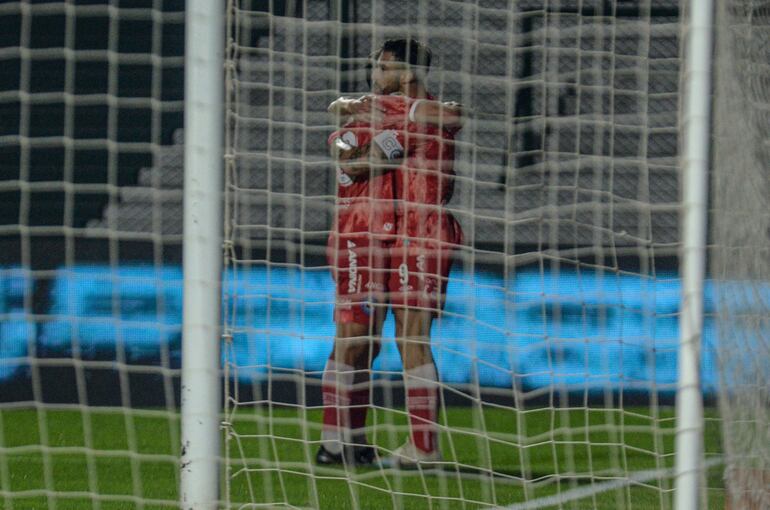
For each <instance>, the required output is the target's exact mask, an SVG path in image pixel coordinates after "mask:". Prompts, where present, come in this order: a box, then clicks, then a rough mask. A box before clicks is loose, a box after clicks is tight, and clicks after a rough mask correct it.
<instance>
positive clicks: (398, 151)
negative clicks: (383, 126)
mask: <svg viewBox="0 0 770 510" xmlns="http://www.w3.org/2000/svg"><path fill="white" fill-rule="evenodd" d="M374 143H376V144H377V147H379V148H380V149H382V152H384V153H385V157H386V158H388V161H392V160H394V159H399V158H401V157H403V155H404V147H403V146H402V145H401V143H400V142H399V141H398V136H397V135H396V132H395V131H393V130H392V129H389V130H387V131H383V132H381V133H377V135H375V137H374Z"/></svg>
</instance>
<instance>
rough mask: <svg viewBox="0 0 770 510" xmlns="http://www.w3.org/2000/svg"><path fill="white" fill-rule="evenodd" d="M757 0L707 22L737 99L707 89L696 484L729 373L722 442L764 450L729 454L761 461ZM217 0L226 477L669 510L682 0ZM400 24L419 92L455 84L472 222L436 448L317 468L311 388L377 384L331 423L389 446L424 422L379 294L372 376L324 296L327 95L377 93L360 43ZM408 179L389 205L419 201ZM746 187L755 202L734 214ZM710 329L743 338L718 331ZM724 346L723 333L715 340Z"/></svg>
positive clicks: (245, 502)
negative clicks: (220, 13)
mask: <svg viewBox="0 0 770 510" xmlns="http://www.w3.org/2000/svg"><path fill="white" fill-rule="evenodd" d="M766 9H767V7H766V6H764V7H763V6H762V5H761V2H757V3H756V4H754V5H751V4H750V2H728V3H727V5H726V6H722V7H720V10H719V13H718V16H717V24H718V25H719V26H720V29H722V30H724V31H725V33H726V34H729V36H728V35H726V36H725V37H724V38H723V39H722V38H721V37H722V36H721V35H720V46H719V48H720V54H719V55H720V59H721V60H720V62H722V65H724V66H726V67H720V68H719V77H720V78H725V77H726V78H725V80H726V81H725V82H724V83H723V84H722V85H721V87H722V88H720V89H719V90H720V93H725V94H726V96H727V97H728V99H725V100H724V101H722V99H720V98H719V97H717V100H716V104H717V117H718V118H719V125H720V126H722V129H723V131H724V137H720V138H718V139H717V142H718V144H719V145H720V147H717V148H716V149H715V152H716V153H717V166H718V168H717V170H716V171H715V173H714V192H713V194H714V196H715V198H717V196H718V197H722V196H724V198H717V201H716V202H715V204H714V207H713V209H712V211H713V213H712V216H714V217H715V218H718V219H717V221H716V222H715V229H717V230H719V231H720V232H721V234H716V232H717V230H714V232H715V234H714V236H713V242H714V244H715V245H716V246H715V247H714V250H715V251H714V253H715V257H714V259H713V262H714V263H715V264H717V265H716V266H714V268H715V272H714V277H715V280H714V281H712V282H709V283H708V284H707V285H706V287H705V293H706V294H705V296H706V316H707V318H706V320H705V321H704V323H703V332H702V339H701V340H702V343H701V348H700V360H701V361H700V382H699V384H700V387H701V389H702V393H703V395H704V400H705V402H706V404H707V405H706V407H705V425H704V426H703V430H702V431H701V432H699V433H702V442H703V447H704V451H705V454H704V455H703V459H701V460H698V461H697V462H696V465H698V466H699V467H700V468H701V469H702V472H701V474H700V475H699V476H700V477H701V478H702V479H703V481H704V482H705V483H702V484H701V487H702V490H701V491H700V493H699V495H698V496H697V497H698V498H700V499H701V500H702V501H703V502H705V501H707V500H708V501H709V505H710V506H709V507H710V508H721V507H722V506H723V505H724V500H725V491H724V488H723V486H724V483H723V480H722V473H723V472H725V462H726V460H725V459H726V457H725V456H724V454H723V450H722V448H723V444H722V442H720V431H721V423H722V422H721V418H720V413H719V410H718V408H717V406H716V397H717V394H718V393H719V391H718V389H719V388H720V383H724V382H725V381H727V382H728V384H727V386H723V387H725V388H727V390H725V391H726V392H727V393H724V392H723V393H722V395H727V396H728V398H729V400H728V401H726V402H725V406H727V407H722V409H723V410H724V409H730V411H729V412H730V413H731V419H730V420H727V421H725V423H724V425H725V430H726V431H727V433H728V435H729V436H730V437H729V438H726V439H725V441H724V447H725V448H726V451H727V453H728V454H729V456H735V458H736V459H744V458H745V457H746V455H748V454H749V452H754V453H756V456H754V457H752V459H753V460H752V461H751V462H748V465H747V466H743V467H745V468H747V469H736V470H734V471H731V472H735V473H737V475H736V476H741V474H742V475H745V476H749V477H750V476H755V477H757V476H760V475H761V472H762V468H763V466H764V467H765V468H766V463H767V456H766V453H767V451H766V450H767V449H766V446H762V447H761V448H758V446H757V445H758V443H761V442H762V441H763V438H764V443H767V441H766V439H767V437H766V425H767V414H766V413H767V393H766V388H767V384H766V383H767V375H766V374H767V372H768V370H767V367H768V363H767V362H766V358H767V335H766V332H765V331H764V330H763V325H765V322H764V321H766V316H767V312H768V309H767V298H768V296H767V292H768V289H769V288H768V286H767V281H766V280H767V273H766V268H765V266H766V264H765V263H764V259H765V258H766V257H763V256H762V254H763V253H764V252H765V251H766V250H767V246H768V239H767V232H766V223H767V212H766V211H767V207H764V205H765V203H766V199H765V198H762V197H758V198H757V200H756V201H752V200H751V199H750V197H752V196H755V195H766V194H767V193H766V191H767V175H766V171H767V162H768V159H767V151H766V150H765V149H766V145H767V129H764V130H763V129H762V128H763V125H762V122H765V120H764V119H765V118H766V117H767V105H768V102H767V96H766V95H767V81H766V80H767V59H764V58H763V52H766V49H765V47H766V46H767V44H766V43H767V24H766V23H767V12H766ZM228 12H229V22H228V30H229V36H228V51H227V59H228V60H227V66H226V67H227V69H228V80H227V84H228V87H227V94H228V102H227V130H228V131H227V133H228V142H227V147H226V150H227V157H226V161H227V163H228V169H227V181H226V194H227V197H228V198H227V202H228V206H227V210H226V219H225V223H226V224H225V228H226V231H227V241H226V244H227V246H229V247H230V248H231V249H230V251H229V253H228V257H227V274H226V278H227V281H226V285H225V299H226V303H227V305H226V318H225V345H226V352H225V372H226V377H227V381H228V385H229V387H228V389H227V392H226V395H225V398H226V404H225V413H226V416H225V423H226V428H225V435H226V447H225V455H226V461H227V476H226V478H227V494H226V498H227V501H228V502H229V503H230V504H232V506H233V507H235V508H248V507H250V506H255V507H256V506H259V505H268V506H270V505H275V506H287V507H321V508H342V507H350V508H386V507H387V508H390V507H393V508H401V507H405V508H432V507H435V508H465V507H469V508H470V507H473V508H476V507H495V506H500V507H509V508H551V507H554V508H564V507H566V508H672V507H673V504H674V503H673V496H672V494H673V491H674V478H675V473H674V458H675V435H676V424H675V403H676V402H675V395H676V391H677V383H678V379H677V374H678V372H677V362H678V349H679V337H680V327H679V319H680V312H681V302H682V295H683V290H682V278H681V271H680V270H681V263H680V258H679V255H680V252H681V251H682V246H683V244H682V236H683V233H682V227H681V225H680V221H681V218H682V216H683V215H682V212H683V206H682V196H683V194H684V190H683V189H682V184H681V183H682V178H681V175H682V172H681V167H680V159H679V158H680V155H681V148H682V142H681V131H680V129H681V128H682V126H683V125H684V124H685V122H684V121H683V110H684V106H683V90H684V87H685V84H686V83H687V81H688V80H689V79H691V77H690V76H688V75H687V73H685V72H684V64H683V62H684V54H685V41H684V40H683V34H686V33H688V30H689V28H690V27H688V21H687V19H688V18H687V16H686V14H687V13H686V12H685V8H684V6H683V5H682V3H680V2H677V1H666V0H648V1H644V2H625V1H572V0H563V1H538V0H532V1H529V0H525V1H515V2H510V1H506V0H487V1H481V0H479V1H476V2H456V1H449V0H443V1H441V0H436V1H426V2H407V1H402V0H393V1H389V2H376V1H375V2H368V1H350V2H321V1H313V0H306V1H301V2H299V1H298V2H292V1H273V2H270V3H265V2H257V1H245V0H244V1H231V2H230V3H229V7H228ZM399 38H414V39H417V40H419V41H421V42H423V43H424V44H426V45H427V46H428V47H429V48H430V49H431V50H432V57H433V60H432V64H431V66H430V70H429V72H428V73H427V75H425V76H424V80H425V85H426V88H427V90H428V92H429V93H431V94H432V95H434V96H435V97H436V98H437V99H438V100H440V101H454V102H458V103H460V104H462V105H463V108H464V122H463V125H462V128H461V129H460V131H459V132H458V133H457V135H456V137H455V141H454V150H455V152H454V159H453V170H454V173H455V175H454V177H453V180H454V194H453V195H452V197H451V200H449V201H448V202H447V203H445V204H441V203H438V204H436V203H434V204H433V205H434V206H437V205H440V206H441V212H442V213H444V214H451V215H453V216H454V217H455V218H456V219H457V220H458V221H459V223H460V225H461V226H462V230H463V231H464V234H465V240H464V242H463V243H462V244H461V246H459V247H456V249H455V250H454V251H453V262H454V263H453V265H452V266H451V272H450V274H449V277H448V286H447V289H446V302H445V305H444V307H443V310H441V311H440V312H438V313H436V317H435V319H434V321H433V325H432V329H431V333H430V348H431V350H432V354H433V359H434V360H435V364H436V368H437V373H438V378H437V379H438V383H437V387H438V388H439V390H438V393H439V395H440V398H439V401H440V410H439V412H438V416H437V429H438V435H439V450H440V452H441V457H440V461H439V462H427V463H419V462H418V463H416V465H411V466H410V467H413V468H414V469H411V470H404V469H393V468H392V464H389V463H387V462H385V463H382V464H379V465H378V464H377V463H375V464H374V465H370V466H367V465H363V466H362V465H360V463H359V462H358V460H359V459H358V458H355V457H353V458H351V459H346V460H345V461H343V462H342V463H341V464H340V465H329V464H327V463H324V462H321V463H318V462H317V460H318V459H317V455H318V452H319V450H320V449H321V448H325V447H326V445H327V444H328V441H327V439H328V437H329V436H328V435H327V430H328V429H329V421H328V419H327V415H328V411H329V408H330V407H331V408H332V409H334V412H335V413H337V414H336V421H335V420H332V428H334V426H337V427H338V428H340V429H345V427H346V426H347V427H348V428H352V427H354V425H355V424H353V421H355V420H356V418H354V416H358V417H359V418H358V419H359V420H360V419H361V418H360V415H361V411H360V409H362V408H366V409H368V413H367V414H366V421H365V423H364V424H363V425H362V424H361V423H358V424H357V426H358V427H360V428H359V429H356V430H357V431H358V432H357V434H358V439H357V438H356V432H355V431H354V432H350V434H351V435H350V436H348V437H347V439H346V436H345V435H344V434H341V435H340V436H338V437H340V438H341V439H340V441H341V442H342V443H343V444H345V446H350V447H353V449H354V450H355V448H356V445H360V444H361V437H363V436H366V437H367V441H368V442H369V443H371V444H372V445H373V446H375V447H376V448H377V450H378V453H379V455H380V456H381V457H384V458H386V459H387V458H388V456H392V455H394V454H398V453H399V452H400V451H401V450H398V448H399V447H400V446H401V445H402V443H403V442H404V440H405V439H408V438H410V437H411V438H414V429H415V427H416V424H415V421H414V420H413V416H412V415H413V414H414V411H413V408H412V407H410V406H411V404H410V399H409V395H410V393H409V392H410V390H409V384H410V377H411V376H410V375H409V374H408V373H407V372H405V371H404V363H402V359H401V357H400V354H399V349H398V342H397V339H398V338H401V337H400V336H399V331H397V330H396V322H395V321H394V318H393V317H394V312H393V310H394V309H396V308H398V306H391V307H390V308H391V310H390V311H389V312H388V316H387V319H386V321H385V324H384V327H383V329H382V348H381V351H380V352H379V355H378V356H377V357H376V359H375V360H374V363H373V367H372V370H371V373H370V374H369V373H366V374H363V373H364V372H366V370H363V371H361V370H359V371H356V370H354V371H353V372H354V374H353V373H348V372H345V370H344V369H343V368H341V366H340V360H339V359H335V358H334V356H339V352H340V351H339V350H336V351H335V354H334V355H332V356H331V361H330V355H331V354H332V351H333V349H332V345H333V344H334V343H335V337H336V338H337V340H336V341H337V342H338V343H340V342H342V340H341V339H340V335H343V336H344V334H343V333H341V332H340V331H341V330H340V329H339V327H335V322H334V318H335V307H337V308H340V307H344V306H345V302H344V301H343V302H341V297H340V296H341V295H342V294H344V289H342V290H341V291H338V292H337V293H335V284H334V281H333V279H332V274H331V271H330V270H334V269H335V268H337V266H335V264H337V259H335V256H334V251H333V250H332V255H331V256H329V253H330V252H329V251H328V250H327V238H329V235H330V232H331V233H332V234H334V233H335V228H338V225H339V224H338V221H339V217H340V216H339V214H340V212H339V211H340V207H346V206H347V205H348V204H347V203H346V202H345V201H344V200H340V198H339V197H340V196H344V193H346V192H345V190H344V188H345V186H347V185H349V184H350V182H349V179H348V178H347V177H346V175H347V174H344V175H343V174H340V171H339V170H338V171H335V166H336V163H335V162H334V161H333V160H332V159H331V157H330V155H329V148H328V146H327V140H328V139H329V137H330V134H331V133H332V132H334V131H335V130H337V129H339V128H340V126H341V125H342V124H344V123H345V121H346V119H345V118H340V116H339V115H337V116H335V115H331V114H330V113H328V112H327V108H328V107H329V105H330V104H331V103H332V102H333V101H334V100H335V99H336V98H337V97H339V96H346V97H352V98H355V97H359V96H361V95H363V94H366V93H370V92H371V91H372V90H373V89H372V86H371V83H370V81H371V80H370V78H371V72H372V71H371V69H372V67H373V68H374V69H375V70H377V69H378V66H379V65H380V63H379V61H378V60H377V58H378V57H381V54H379V53H377V50H378V49H380V48H383V46H382V45H383V43H384V42H385V41H386V40H391V39H399ZM764 56H766V53H765V54H764ZM749 88H750V90H751V93H749ZM731 101H732V102H731ZM733 102H734V103H735V104H733ZM723 110H725V111H723ZM738 118H740V121H738V120H737V119H738ZM733 120H735V122H736V123H737V124H739V125H740V129H738V128H737V126H736V125H734V123H733ZM372 122H374V121H372ZM764 127H765V128H766V127H767V126H766V125H765V126H764ZM721 133H722V131H720V134H721ZM763 151H764V152H763ZM739 161H740V164H743V168H742V169H741V171H742V172H745V174H746V176H745V177H742V176H741V175H742V174H739V173H738V172H737V171H736V170H737V169H736V168H735V165H734V164H733V162H735V164H738V162H739ZM720 179H725V180H728V179H729V180H730V182H731V183H733V184H732V185H731V186H723V185H722V184H719V182H718V181H719V180H720ZM752 179H754V180H752ZM372 182H373V181H372ZM401 193H402V194H400V195H399V191H396V193H395V196H394V197H393V199H394V200H395V202H396V204H397V205H396V207H398V204H403V202H404V201H407V202H408V201H409V200H410V199H409V198H408V197H407V195H408V191H401ZM739 197H742V198H739ZM749 203H751V205H748V204H749ZM744 206H746V207H749V208H751V213H749V212H744V211H743V210H741V211H739V212H736V213H735V214H732V215H731V214H728V213H729V211H732V210H734V208H735V209H739V208H741V207H744ZM736 223H738V224H740V225H738V227H739V228H736ZM720 225H722V228H721V230H720V228H719V226H720ZM407 228H408V227H407ZM398 235H402V236H406V237H408V236H409V235H410V234H408V233H402V232H396V236H398ZM730 236H737V237H734V238H733V237H730ZM728 239H734V240H728ZM734 249H741V250H743V251H740V255H739V254H738V253H736V252H734V251H733V250H734ZM717 252H719V253H720V255H718V256H717V255H716V254H717ZM720 257H723V258H720ZM718 259H719V260H723V263H722V264H721V266H720V265H719V264H718V263H717V262H716V261H717V260H718ZM717 267H720V268H722V267H723V268H724V272H721V271H716V268H717ZM337 269H338V268H337ZM355 269H356V270H358V267H356V268H355ZM342 270H344V271H347V272H349V271H350V267H349V266H345V267H344V269H342ZM763 271H764V272H763ZM763 278H764V281H763ZM338 280H339V277H338ZM340 281H345V280H340ZM340 292H341V293H342V294H340ZM343 297H344V296H343ZM378 302H379V301H372V302H370V303H369V304H371V305H376V304H377V303H378ZM722 307H727V308H722ZM731 307H734V308H731ZM336 316H337V318H339V314H337V315H336ZM765 329H766V328H765ZM726 332H729V335H731V337H732V342H733V343H735V344H739V345H748V344H750V345H751V347H745V348H739V347H738V346H737V345H727V344H721V348H717V345H718V344H719V343H720V338H721V336H722V335H724V334H725V333H726ZM370 333H371V332H370ZM375 333H376V332H375ZM375 336H376V335H375ZM725 349H726V350H725ZM375 350H376V348H375V347H371V351H370V354H373V353H374V352H375ZM726 352H727V353H729V354H730V355H731V356H733V357H732V358H719V356H720V355H724V354H725V353H726ZM761 352H764V353H765V354H764V355H763V354H761ZM720 367H729V368H730V370H732V371H733V372H730V373H729V374H728V373H726V372H725V373H720V371H719V368H720ZM747 367H753V368H751V369H749V368H747ZM362 374H363V375H362ZM345 381H347V382H345ZM351 381H352V382H351ZM345 384H347V385H348V386H349V387H350V388H352V390H351V391H350V393H349V394H348V395H347V396H348V397H349V398H343V397H340V396H339V392H338V395H337V396H336V397H333V398H327V396H328V390H327V386H328V385H332V386H333V387H335V388H339V387H341V386H344V385H345ZM335 385H336V386H335ZM752 385H753V386H752ZM760 388H763V389H762V390H760ZM753 390H756V391H753ZM362 393H363V395H364V396H363V397H361V396H360V395H361V394H362ZM733 406H735V407H740V411H733V410H732V408H733ZM346 420H347V421H346ZM763 431H764V432H763ZM763 433H764V434H765V435H764V436H763V435H762V434H763ZM410 440H411V439H410ZM346 441H347V442H346ZM732 441H734V442H735V443H734V444H733V443H732ZM342 451H343V452H344V451H345V450H344V448H343V450H342ZM760 452H761V453H760ZM731 458H732V457H731ZM731 462H732V461H731ZM736 462H737V463H738V464H740V462H739V461H736ZM763 463H764V464H763ZM728 464H729V465H731V466H732V463H728ZM748 466H751V467H753V468H754V469H753V470H749V469H748ZM759 480H760V478H756V479H755V481H754V482H753V483H754V485H753V486H751V487H753V489H754V490H761V489H760V487H759V485H757V484H758V483H760V482H759ZM742 487H743V486H742ZM747 487H748V486H747Z"/></svg>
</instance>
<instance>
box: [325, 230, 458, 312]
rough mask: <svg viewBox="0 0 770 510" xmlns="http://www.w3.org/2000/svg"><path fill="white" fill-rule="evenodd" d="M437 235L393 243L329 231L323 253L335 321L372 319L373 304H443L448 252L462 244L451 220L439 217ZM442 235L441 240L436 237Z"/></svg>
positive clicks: (439, 306) (440, 306)
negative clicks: (333, 298)
mask: <svg viewBox="0 0 770 510" xmlns="http://www.w3.org/2000/svg"><path fill="white" fill-rule="evenodd" d="M436 225H437V227H438V230H439V231H440V232H438V231H437V236H436V237H433V236H431V237H430V238H428V239H426V238H415V237H411V238H410V237H399V238H398V239H397V240H396V241H395V242H393V241H388V240H380V239H378V238H377V237H372V236H371V235H369V234H366V233H352V234H335V233H333V234H332V235H331V236H329V246H328V250H327V257H328V260H329V265H330V266H331V269H332V277H333V278H334V280H335V282H336V283H337V292H336V297H337V304H336V306H335V310H334V320H335V321H336V322H337V323H357V324H370V322H371V320H372V309H373V307H374V306H375V305H382V304H385V303H388V302H389V303H390V304H391V305H393V306H397V307H409V308H419V309H428V310H433V311H434V312H435V313H438V312H439V311H440V310H441V309H443V307H444V297H445V294H446V287H447V283H448V281H449V270H450V269H451V267H452V255H453V253H454V250H455V249H456V248H457V246H458V245H459V244H461V243H462V231H461V230H460V226H459V224H457V222H456V221H455V219H454V218H453V217H451V216H449V215H447V219H446V221H440V222H437V224H436ZM439 239H441V240H439Z"/></svg>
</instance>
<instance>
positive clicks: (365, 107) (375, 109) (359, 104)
mask: <svg viewBox="0 0 770 510" xmlns="http://www.w3.org/2000/svg"><path fill="white" fill-rule="evenodd" d="M348 111H349V112H350V114H351V115H352V117H353V120H354V121H356V122H369V123H371V124H379V123H381V122H382V120H383V118H384V117H385V109H384V108H383V107H382V105H380V104H378V102H377V100H376V96H374V95H373V94H366V95H363V96H361V97H359V98H358V99H353V100H352V101H351V102H350V104H349V105H348Z"/></svg>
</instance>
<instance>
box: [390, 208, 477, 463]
mask: <svg viewBox="0 0 770 510" xmlns="http://www.w3.org/2000/svg"><path fill="white" fill-rule="evenodd" d="M447 217H448V219H447V220H446V221H438V222H437V221H433V222H430V221H428V222H425V224H423V225H421V226H420V228H423V227H426V226H427V227H430V225H431V224H432V225H433V226H434V227H435V228H437V229H438V230H437V231H435V232H427V230H428V229H423V230H425V231H426V232H425V233H430V234H431V235H430V236H429V237H426V238H423V239H421V238H410V239H401V240H399V241H397V242H396V245H395V246H394V247H393V249H392V250H391V258H390V262H391V268H392V271H391V275H390V279H389V283H388V287H389V289H390V290H391V294H390V301H391V307H392V309H393V314H394V316H395V319H396V342H397V345H398V348H399V352H400V354H401V359H402V363H403V366H404V384H405V386H406V406H407V412H408V414H409V423H410V427H411V434H410V442H409V443H407V445H405V446H404V448H406V450H408V451H409V453H408V454H407V455H403V456H402V457H405V458H411V459H416V460H438V459H440V454H439V451H438V430H439V429H438V410H439V398H440V396H439V391H438V390H439V380H438V372H437V370H436V365H435V363H434V360H433V353H432V352H431V339H430V330H431V325H432V324H433V319H434V317H436V316H437V315H438V314H439V313H440V312H441V309H442V308H443V304H444V297H445V295H446V287H447V282H448V277H449V270H450V267H451V265H452V251H453V249H452V246H454V245H456V244H459V243H460V242H461V240H462V234H461V232H460V230H459V225H456V222H455V221H454V219H453V218H451V217H450V216H448V215H447ZM434 220H435V218H434ZM398 455H399V453H398V452H396V453H395V454H394V456H398ZM399 464H402V465H403V464H404V462H403V461H399Z"/></svg>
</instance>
